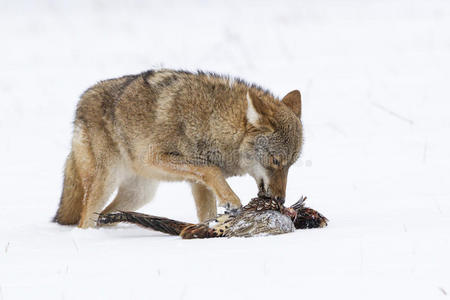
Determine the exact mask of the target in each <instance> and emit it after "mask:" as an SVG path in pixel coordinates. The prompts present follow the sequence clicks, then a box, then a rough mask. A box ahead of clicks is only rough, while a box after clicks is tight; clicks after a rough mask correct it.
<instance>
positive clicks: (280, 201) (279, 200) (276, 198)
mask: <svg viewBox="0 0 450 300" xmlns="http://www.w3.org/2000/svg"><path fill="white" fill-rule="evenodd" d="M284 200H285V199H284V197H275V201H277V202H279V203H281V204H284Z"/></svg>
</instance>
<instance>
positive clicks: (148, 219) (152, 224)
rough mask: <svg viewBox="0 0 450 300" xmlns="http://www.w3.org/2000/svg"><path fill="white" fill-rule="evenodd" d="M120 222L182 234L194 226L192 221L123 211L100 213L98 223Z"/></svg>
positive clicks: (171, 233) (172, 233)
mask: <svg viewBox="0 0 450 300" xmlns="http://www.w3.org/2000/svg"><path fill="white" fill-rule="evenodd" d="M118 222H127V223H133V224H136V225H139V226H142V227H145V228H150V229H153V230H156V231H159V232H163V233H167V234H170V235H180V233H181V232H182V231H183V229H185V228H187V227H189V226H192V225H193V224H191V223H186V222H180V221H175V220H171V219H167V218H162V217H156V216H150V215H145V214H141V213H137V212H129V211H121V212H116V213H109V214H104V215H99V217H98V220H97V224H99V225H105V224H113V223H118Z"/></svg>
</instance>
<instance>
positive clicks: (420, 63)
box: [0, 0, 450, 299]
mask: <svg viewBox="0 0 450 300" xmlns="http://www.w3.org/2000/svg"><path fill="white" fill-rule="evenodd" d="M449 28H450V3H449V2H448V1H434V0H431V1H407V0H399V1H391V0H381V1H356V0H355V1H350V0H347V1H326V0H319V1H294V0H292V1H284V2H283V1H258V2H257V1H254V2H253V1H249V2H244V1H215V2H213V1H211V2H209V1H179V2H177V1H154V2H151V1H123V2H117V1H106V0H105V1H56V0H55V1H6V0H1V1H0V138H1V139H0V185H1V188H0V299H38V298H42V299H91V298H94V297H95V298H96V299H145V298H147V299H165V298H167V299H203V298H209V299H240V298H247V299H264V298H265V299H343V298H345V299H380V298H382V299H394V298H395V299H434V298H436V299H439V298H445V297H449V295H448V294H450V257H449V255H450V204H449V200H450V199H449V197H450V188H449V184H450V180H449V171H450V142H449V139H450V118H449V115H450V112H449V110H450V92H449V84H450V80H449V78H450V29H449ZM160 67H168V68H183V69H188V70H196V69H202V70H210V71H215V72H219V73H225V74H231V75H234V76H239V77H242V78H244V79H246V80H248V81H250V82H255V83H258V84H260V85H262V86H264V87H266V88H268V89H270V90H271V91H272V92H273V93H274V94H275V95H277V96H279V97H282V96H283V95H284V94H286V93H287V92H289V91H291V90H292V89H299V90H301V92H302V95H303V122H304V127H305V146H304V152H303V155H302V157H301V160H300V161H299V162H298V163H297V164H296V165H294V166H293V167H292V168H291V171H290V174H289V180H288V189H287V203H288V204H290V203H292V202H294V201H296V200H297V199H298V198H299V196H300V195H302V194H303V195H307V196H308V197H309V200H308V201H309V202H308V204H309V205H310V206H311V207H313V208H315V209H317V210H319V211H320V212H322V213H323V214H324V215H326V216H327V217H328V218H329V219H330V224H329V227H327V228H325V229H319V230H305V231H297V232H295V233H293V234H286V235H283V236H276V237H261V238H249V239H212V240H193V241H184V240H181V239H180V238H178V237H171V236H166V235H162V234H159V233H155V232H152V231H147V230H144V229H140V228H136V227H134V226H128V225H121V226H118V227H115V228H108V229H89V230H80V229H77V228H74V227H64V226H59V225H56V224H54V223H51V222H50V219H51V218H52V217H53V215H54V213H55V210H56V207H57V204H58V201H59V196H60V191H61V184H62V169H63V164H64V160H65V157H66V155H67V154H68V152H69V149H70V138H71V129H72V128H71V122H72V119H73V115H74V108H75V105H76V103H77V101H78V97H79V95H80V94H81V93H82V92H83V91H84V90H85V89H86V88H88V87H89V86H90V85H92V84H94V83H95V82H97V81H99V80H101V79H107V78H112V77H116V76H121V75H125V74H133V73H139V72H141V71H144V70H147V69H151V68H160ZM229 182H230V184H231V185H232V187H233V189H234V190H235V191H236V193H237V194H238V195H239V197H240V198H241V199H242V201H243V202H244V203H246V202H247V201H248V200H249V199H250V197H252V196H254V195H255V194H256V191H257V188H256V185H255V183H254V182H253V179H251V178H250V177H240V178H233V179H230V180H229ZM193 203H194V202H193V199H192V197H191V195H190V191H189V189H188V185H187V184H186V183H164V184H162V185H161V186H160V189H159V190H158V193H157V195H156V197H155V200H154V201H153V202H151V203H150V204H149V205H147V206H146V207H144V208H143V209H142V210H141V211H143V212H147V213H152V214H156V215H162V216H166V217H172V218H176V219H180V220H187V221H192V222H195V221H196V216H195V208H194V204H193Z"/></svg>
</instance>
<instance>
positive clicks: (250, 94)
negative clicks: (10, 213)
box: [55, 70, 302, 228]
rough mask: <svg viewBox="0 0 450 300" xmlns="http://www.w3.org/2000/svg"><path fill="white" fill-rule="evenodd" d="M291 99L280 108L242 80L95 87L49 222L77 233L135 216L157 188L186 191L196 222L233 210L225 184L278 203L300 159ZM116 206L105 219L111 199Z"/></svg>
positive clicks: (82, 106)
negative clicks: (220, 209) (187, 185)
mask: <svg viewBox="0 0 450 300" xmlns="http://www.w3.org/2000/svg"><path fill="white" fill-rule="evenodd" d="M300 113H301V100H300V93H299V92H298V91H293V92H291V93H289V94H288V95H287V96H286V97H285V98H284V99H283V100H282V101H279V100H278V99H276V98H275V97H274V96H273V95H271V94H270V93H269V92H267V91H265V90H263V89H261V88H259V87H257V86H254V85H249V84H247V83H245V82H244V81H241V80H233V79H230V78H228V77H223V76H217V75H214V74H209V73H202V72H199V73H189V72H184V71H173V70H158V71H148V72H145V73H141V74H138V75H130V76H124V77H121V78H117V79H110V80H106V81H102V82H100V83H98V84H96V85H94V86H93V87H91V88H90V89H88V90H87V91H86V92H85V93H84V94H83V95H82V97H81V100H80V102H79V104H78V107H77V111H76V117H75V122H74V133H73V139H72V151H71V154H70V155H69V157H68V159H67V163H66V169H65V175H64V177H65V179H64V187H63V192H62V196H61V200H60V206H59V209H58V211H57V214H56V216H55V220H56V221H57V222H58V223H60V224H76V223H78V225H79V227H82V228H86V227H90V226H94V225H95V219H96V215H95V213H98V212H103V213H108V212H112V211H117V210H136V209H138V208H140V207H141V206H143V205H144V204H146V203H147V202H148V201H150V200H151V198H152V197H153V195H154V193H155V190H156V187H157V185H158V182H159V181H181V180H185V181H189V182H191V184H192V193H193V196H194V198H195V203H196V206H197V215H198V217H199V219H200V221H204V220H206V219H208V218H211V217H214V216H215V215H216V202H215V201H216V198H217V201H218V204H219V205H222V206H225V205H228V206H230V207H232V208H233V207H239V206H240V205H241V203H240V200H239V198H238V197H237V195H236V194H235V193H234V192H233V191H232V190H231V188H230V187H229V185H228V184H227V182H226V180H225V178H227V177H229V176H236V175H243V174H247V173H248V174H250V175H252V176H253V177H254V178H255V180H256V181H257V184H258V186H259V188H260V192H261V193H265V194H267V195H268V196H271V197H274V198H277V197H278V198H280V199H283V198H284V194H285V189H286V179H287V170H288V168H289V167H290V165H291V164H292V163H294V162H295V161H296V160H297V158H298V156H299V154H300V150H301V145H302V126H301V122H300ZM117 188H118V193H117V196H116V197H115V199H114V200H113V201H112V202H111V204H109V205H108V206H107V207H106V209H104V207H105V205H106V204H107V201H108V199H109V197H110V196H111V194H112V193H113V192H114V191H115V190H116V189H117Z"/></svg>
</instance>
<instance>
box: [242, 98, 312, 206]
mask: <svg viewBox="0 0 450 300" xmlns="http://www.w3.org/2000/svg"><path fill="white" fill-rule="evenodd" d="M247 104H248V107H247V126H248V128H247V129H248V131H247V132H248V133H249V139H248V148H247V149H246V151H247V154H250V155H247V170H248V173H249V174H250V175H251V176H252V177H253V178H255V180H256V183H257V185H258V188H259V194H258V195H259V196H266V197H271V198H275V199H276V200H278V201H280V202H282V203H283V202H284V198H285V195H286V182H287V175H288V170H289V167H290V166H291V165H292V164H293V163H294V162H295V161H296V160H297V159H298V158H299V156H300V151H301V147H302V141H303V136H302V123H301V121H300V117H301V96H300V92H299V91H298V90H294V91H292V92H290V93H289V94H287V95H286V96H285V97H284V98H283V99H282V100H281V101H277V100H275V99H273V98H272V97H270V96H268V95H267V94H264V93H257V92H253V91H251V90H250V91H249V92H248V93H247Z"/></svg>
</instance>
